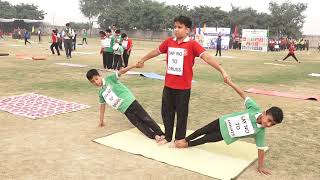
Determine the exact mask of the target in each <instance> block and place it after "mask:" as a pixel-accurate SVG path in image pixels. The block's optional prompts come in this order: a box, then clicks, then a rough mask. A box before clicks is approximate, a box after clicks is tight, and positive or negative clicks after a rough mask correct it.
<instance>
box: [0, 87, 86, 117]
mask: <svg viewBox="0 0 320 180" xmlns="http://www.w3.org/2000/svg"><path fill="white" fill-rule="evenodd" d="M89 107H90V106H88V105H84V104H77V103H73V102H67V101H62V100H59V99H54V98H51V97H48V96H43V95H39V94H35V93H28V94H22V95H18V96H10V97H6V98H3V99H0V110H3V111H7V112H9V113H12V114H16V115H19V116H24V117H28V118H31V119H38V118H45V117H49V116H53V115H56V114H62V113H69V112H73V111H79V110H82V109H87V108H89Z"/></svg>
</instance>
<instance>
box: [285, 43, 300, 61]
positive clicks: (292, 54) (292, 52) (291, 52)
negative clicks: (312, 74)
mask: <svg viewBox="0 0 320 180" xmlns="http://www.w3.org/2000/svg"><path fill="white" fill-rule="evenodd" d="M295 50H296V48H295V47H294V45H293V44H291V45H290V47H289V53H288V55H287V56H286V57H285V58H284V59H283V60H282V61H284V60H286V59H287V58H288V57H290V56H292V57H293V58H294V59H295V60H296V61H297V62H298V63H301V62H300V61H298V59H297V58H296V56H295V55H294V51H295Z"/></svg>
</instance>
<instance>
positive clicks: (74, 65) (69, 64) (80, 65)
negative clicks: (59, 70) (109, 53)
mask: <svg viewBox="0 0 320 180" xmlns="http://www.w3.org/2000/svg"><path fill="white" fill-rule="evenodd" d="M55 64H58V65H62V66H70V67H87V65H84V64H72V63H55Z"/></svg>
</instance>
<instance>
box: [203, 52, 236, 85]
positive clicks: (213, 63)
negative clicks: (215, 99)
mask: <svg viewBox="0 0 320 180" xmlns="http://www.w3.org/2000/svg"><path fill="white" fill-rule="evenodd" d="M200 58H201V59H203V60H204V61H205V62H206V63H208V64H209V65H210V66H212V67H213V68H215V69H216V70H217V71H219V72H220V73H221V75H222V77H223V80H224V82H225V83H227V81H228V80H229V81H230V77H229V75H228V74H227V73H226V72H225V71H224V69H223V68H222V67H221V66H220V65H219V63H218V62H217V61H216V60H214V58H213V56H212V55H211V54H209V53H203V55H202V56H201V57H200Z"/></svg>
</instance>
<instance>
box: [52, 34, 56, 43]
mask: <svg viewBox="0 0 320 180" xmlns="http://www.w3.org/2000/svg"><path fill="white" fill-rule="evenodd" d="M51 39H52V42H53V43H56V42H57V39H58V38H57V35H56V34H55V33H52V35H51Z"/></svg>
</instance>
